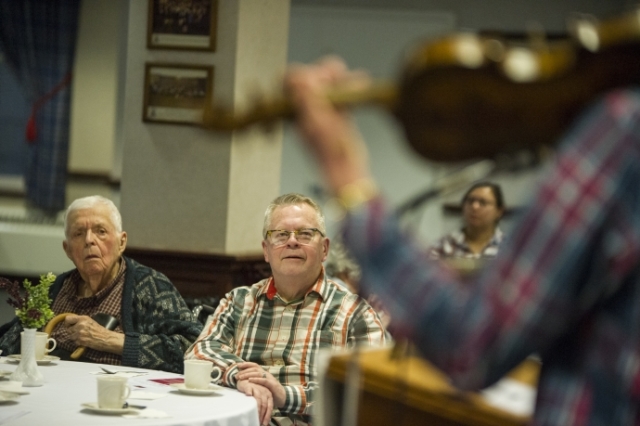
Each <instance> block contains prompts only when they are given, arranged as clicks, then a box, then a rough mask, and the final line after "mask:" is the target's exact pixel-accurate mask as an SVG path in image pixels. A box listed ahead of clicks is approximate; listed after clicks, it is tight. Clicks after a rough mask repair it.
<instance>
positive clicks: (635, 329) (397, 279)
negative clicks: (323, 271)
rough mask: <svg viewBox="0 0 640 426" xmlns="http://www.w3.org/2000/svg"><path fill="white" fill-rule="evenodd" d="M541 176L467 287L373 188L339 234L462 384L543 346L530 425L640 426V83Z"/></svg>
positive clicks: (605, 102)
mask: <svg viewBox="0 0 640 426" xmlns="http://www.w3.org/2000/svg"><path fill="white" fill-rule="evenodd" d="M540 125H541V126H543V125H544V123H540ZM543 176H544V179H543V181H542V182H541V183H540V185H541V186H540V188H539V189H538V191H537V193H536V195H535V196H534V198H533V201H532V203H531V205H530V206H529V208H528V209H527V211H526V212H525V214H524V215H523V216H522V217H521V218H520V222H519V224H518V226H516V227H515V228H514V230H513V232H512V233H511V234H510V237H509V239H508V240H507V241H506V242H505V244H504V245H503V246H502V247H501V249H500V252H499V254H498V256H497V257H496V259H495V260H494V263H493V264H492V265H491V267H489V268H485V269H484V271H483V273H482V274H480V275H479V276H477V277H476V278H475V279H474V280H473V281H474V282H473V285H471V286H469V285H461V283H460V278H459V276H457V275H456V274H455V273H453V272H452V271H451V270H450V269H448V268H444V267H442V264H441V262H440V261H438V260H428V259H427V257H428V256H427V254H426V252H425V251H424V250H422V249H421V247H419V245H418V244H416V243H415V242H414V241H411V240H410V239H409V237H408V236H406V235H403V234H402V233H401V231H400V229H399V227H398V225H397V222H396V220H395V218H394V217H393V215H392V214H391V212H390V209H388V208H387V207H386V206H385V205H384V203H383V201H382V200H381V199H379V198H378V199H375V200H372V201H371V202H370V203H368V204H367V205H365V206H362V208H359V209H357V210H356V211H353V212H351V214H350V215H349V217H347V219H346V222H345V224H344V229H343V233H344V241H345V244H346V245H347V246H348V247H349V249H350V251H351V253H352V254H353V256H354V257H355V258H356V259H357V261H358V262H359V264H360V266H361V267H362V272H363V276H362V280H361V286H362V287H363V288H365V289H366V290H368V291H371V292H375V293H376V294H378V295H379V296H380V297H382V298H383V299H384V300H385V305H386V306H387V308H389V310H390V311H391V318H392V326H393V329H394V331H395V330H398V331H401V332H402V333H403V334H405V335H406V336H408V337H409V338H411V339H412V341H413V342H414V343H415V344H416V345H417V346H418V348H419V349H420V351H421V352H422V353H423V354H424V356H425V357H427V358H428V359H429V360H431V361H432V362H434V363H435V364H436V365H438V366H439V367H440V368H441V369H442V370H443V371H445V372H446V373H448V374H449V375H450V376H451V377H452V379H453V381H454V383H455V384H457V385H458V386H459V387H461V388H466V389H479V388H483V387H485V386H487V385H490V384H491V383H493V382H495V381H496V380H498V379H499V378H500V377H501V376H503V375H504V374H505V373H507V372H508V370H510V369H511V368H513V367H515V366H516V365H517V364H519V363H520V362H521V361H523V360H524V359H525V357H527V356H528V355H529V354H531V353H533V352H538V353H539V354H540V356H541V358H542V362H543V363H542V369H541V375H540V380H539V385H538V394H537V395H538V396H537V401H536V411H535V414H534V418H533V423H534V424H536V425H562V426H566V425H607V426H611V425H632V424H635V425H638V424H640V89H638V88H632V89H627V90H619V91H615V92H612V93H609V94H608V95H607V96H606V97H605V98H604V99H602V100H600V102H598V103H596V104H595V105H594V106H593V107H592V108H590V109H589V110H588V111H587V112H586V113H585V114H584V115H583V116H582V117H581V119H580V120H579V121H578V122H577V125H576V126H575V127H574V128H573V129H572V131H571V132H570V133H568V134H567V136H566V137H565V138H564V140H563V141H562V143H561V144H560V145H559V149H558V153H557V156H556V159H555V161H554V162H553V163H552V164H550V165H549V168H548V170H546V172H545V173H544V175H543ZM394 337H397V336H394Z"/></svg>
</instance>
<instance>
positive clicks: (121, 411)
mask: <svg viewBox="0 0 640 426" xmlns="http://www.w3.org/2000/svg"><path fill="white" fill-rule="evenodd" d="M81 405H82V406H83V407H84V408H86V409H87V410H89V411H93V412H94V413H98V414H110V415H113V414H127V413H137V412H138V410H136V409H135V408H100V407H98V403H97V402H83V403H82V404H81Z"/></svg>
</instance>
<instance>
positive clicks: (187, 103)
mask: <svg viewBox="0 0 640 426" xmlns="http://www.w3.org/2000/svg"><path fill="white" fill-rule="evenodd" d="M212 92H213V67H211V66H199V65H182V64H156V63H147V64H146V66H145V79H144V108H143V111H142V120H143V121H147V122H156V123H175V124H194V125H197V124H200V123H202V119H203V115H204V109H205V106H206V105H208V104H209V103H210V102H211V94H212Z"/></svg>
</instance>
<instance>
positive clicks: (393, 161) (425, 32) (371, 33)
mask: <svg viewBox="0 0 640 426" xmlns="http://www.w3.org/2000/svg"><path fill="white" fill-rule="evenodd" d="M456 27H457V22H456V15H454V14H453V13H451V12H447V11H432V12H425V11H392V10H388V9H372V10H369V9H344V8H335V7H334V8H330V7H316V6H297V7H292V10H291V28H290V32H291V37H290V39H289V60H290V62H311V61H314V60H316V59H317V58H319V57H321V56H323V55H327V54H337V55H339V56H341V57H342V58H344V59H345V60H346V62H347V64H348V65H349V66H351V67H356V68H362V69H365V70H368V71H369V72H370V73H371V74H372V75H373V76H374V77H375V78H379V79H386V80H392V81H395V77H396V75H397V74H398V73H399V72H400V71H401V70H400V67H401V64H402V58H403V55H404V54H405V53H406V51H407V50H408V49H410V47H411V46H413V45H414V44H415V43H419V42H423V41H424V40H427V39H428V38H433V37H434V36H437V35H441V34H443V33H447V32H451V31H454V30H455V28H456ZM355 117H356V120H357V123H358V125H359V127H360V128H361V131H362V134H363V137H364V139H365V141H366V142H367V145H368V148H369V151H370V153H371V162H372V169H373V174H374V177H375V178H376V180H377V182H378V183H379V185H380V188H381V190H382V191H383V193H384V194H385V196H386V197H387V199H388V201H389V202H390V203H391V204H392V205H396V206H397V205H400V204H401V203H403V202H405V201H407V200H409V199H411V198H413V197H414V196H416V195H418V194H420V193H421V192H423V191H424V190H426V189H428V188H429V187H431V185H433V183H434V182H435V180H436V179H438V178H440V177H442V176H444V175H446V174H447V173H450V172H451V170H455V169H458V168H459V167H461V165H443V164H437V163H433V162H428V161H426V160H424V159H423V158H421V157H419V156H418V155H417V154H415V153H414V152H413V151H412V149H411V148H410V147H409V145H408V144H407V143H406V142H405V139H404V136H403V135H402V130H401V129H400V128H399V125H398V123H396V122H395V121H394V120H393V119H392V118H391V117H390V115H389V114H388V113H387V112H386V111H383V110H381V109H373V108H368V109H358V110H356V111H355ZM282 156H283V157H282V158H283V159H282V165H283V166H282V171H281V184H280V187H281V191H282V192H283V193H285V192H301V193H304V194H307V195H310V196H312V197H314V198H315V199H319V200H320V201H323V200H324V199H323V197H324V196H325V194H324V193H323V190H322V185H323V183H322V181H321V179H320V177H319V174H318V171H317V169H316V167H315V164H314V162H313V159H311V158H309V156H308V154H307V152H306V151H305V150H304V148H303V147H302V144H301V143H300V141H299V140H298V138H297V134H296V133H295V130H294V129H293V128H292V126H288V127H287V130H286V132H285V139H284V146H283V154H282ZM534 176H535V175H534V174H532V173H531V172H528V173H519V174H518V175H515V176H513V175H511V176H499V177H497V178H495V179H494V180H496V181H498V182H500V183H502V184H503V186H504V191H505V195H506V199H507V202H508V203H509V204H511V205H519V204H521V203H522V200H523V199H525V198H526V196H527V194H528V193H529V192H530V188H531V187H532V185H533V179H534ZM461 194H462V192H461V191H460V192H456V193H453V194H451V195H449V196H448V197H446V198H445V199H444V200H455V201H457V200H458V198H459V197H460V196H461ZM444 200H443V199H436V200H433V201H432V202H430V203H428V204H427V205H425V206H424V207H422V208H420V209H419V210H417V211H416V213H415V214H414V215H412V216H411V218H410V219H411V222H410V223H409V224H408V225H410V226H412V227H414V228H416V227H417V231H418V233H419V234H420V237H421V238H422V239H423V240H424V242H425V244H427V243H429V242H430V241H433V240H435V239H436V238H438V237H439V236H440V235H441V234H443V233H444V232H446V231H448V230H450V229H452V228H454V227H457V226H458V225H459V220H458V218H457V217H445V216H444V215H443V214H442V202H443V201H444ZM328 219H329V218H328ZM505 226H506V228H508V227H509V223H505ZM328 228H329V233H330V234H332V233H334V232H335V230H336V229H335V228H336V225H335V224H334V223H332V222H331V220H328Z"/></svg>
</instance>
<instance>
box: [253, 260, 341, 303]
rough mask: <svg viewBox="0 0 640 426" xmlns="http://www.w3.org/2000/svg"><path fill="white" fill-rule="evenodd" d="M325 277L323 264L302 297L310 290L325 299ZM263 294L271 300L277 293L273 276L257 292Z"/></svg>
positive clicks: (326, 290) (326, 289)
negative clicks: (313, 282)
mask: <svg viewBox="0 0 640 426" xmlns="http://www.w3.org/2000/svg"><path fill="white" fill-rule="evenodd" d="M325 277H326V274H325V272H324V266H322V270H321V271H320V275H319V276H318V279H317V280H316V282H315V284H313V286H311V288H310V289H309V290H308V291H307V292H306V293H305V295H304V297H305V298H306V297H307V295H309V294H310V293H312V292H315V293H317V294H318V295H319V296H320V297H321V298H323V299H325V298H326V296H327V292H328V291H329V289H328V288H327V283H326V279H325ZM263 294H264V295H266V297H267V299H269V300H273V298H274V297H276V295H277V294H278V290H277V289H276V284H275V280H274V279H273V277H271V278H269V282H268V283H267V285H266V286H264V287H263V288H262V289H261V290H260V291H259V292H258V294H257V296H258V297H260V296H262V295H263ZM303 299H304V298H303ZM296 302H299V300H296V301H291V302H289V303H296Z"/></svg>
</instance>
